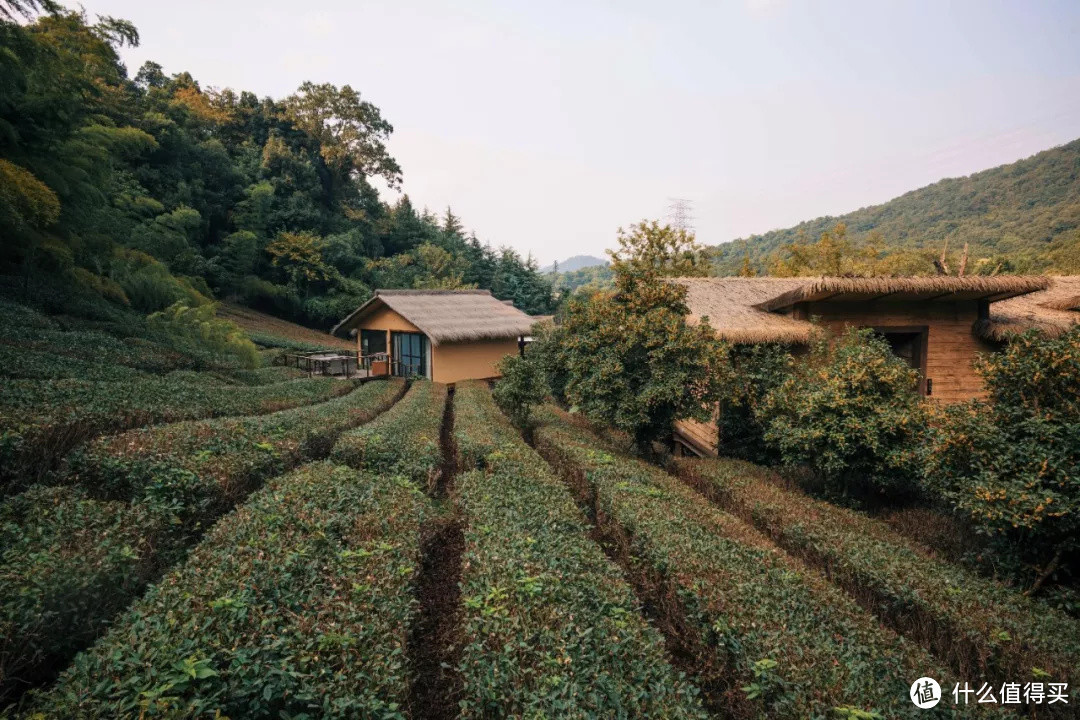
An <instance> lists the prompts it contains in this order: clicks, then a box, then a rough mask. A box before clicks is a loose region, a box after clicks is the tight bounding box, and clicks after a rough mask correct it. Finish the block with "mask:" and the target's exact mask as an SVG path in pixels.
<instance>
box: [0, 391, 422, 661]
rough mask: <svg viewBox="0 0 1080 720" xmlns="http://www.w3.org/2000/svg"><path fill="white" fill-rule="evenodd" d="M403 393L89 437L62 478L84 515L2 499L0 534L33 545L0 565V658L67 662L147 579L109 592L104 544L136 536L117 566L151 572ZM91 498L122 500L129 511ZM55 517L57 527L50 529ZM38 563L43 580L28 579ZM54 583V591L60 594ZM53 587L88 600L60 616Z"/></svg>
mask: <svg viewBox="0 0 1080 720" xmlns="http://www.w3.org/2000/svg"><path fill="white" fill-rule="evenodd" d="M402 388H403V385H402V384H401V383H400V382H399V381H396V380H395V381H387V382H372V383H368V384H366V385H364V386H362V387H361V388H360V389H358V390H355V391H353V392H351V393H349V394H348V395H345V396H344V397H340V398H337V399H335V400H330V401H329V402H325V403H322V404H319V405H313V406H309V407H303V408H298V409H295V410H285V411H282V412H278V413H273V414H271V415H265V416H261V417H248V418H229V419H218V420H206V421H199V422H184V423H176V424H173V425H164V426H160V427H157V428H152V429H145V430H134V431H131V432H128V433H124V434H122V435H117V436H112V437H106V438H100V439H98V440H97V441H95V442H94V443H92V444H91V445H90V446H88V447H87V448H86V449H84V450H79V451H77V452H76V454H75V455H74V456H73V457H72V459H71V469H72V473H73V474H72V479H73V480H74V481H76V482H78V483H81V485H82V488H83V489H85V493H86V495H89V496H91V497H96V498H97V499H98V500H96V501H95V502H93V503H92V505H88V506H87V507H88V508H91V509H93V510H94V512H89V511H86V512H84V511H83V510H81V509H80V508H79V506H78V503H79V502H81V501H82V500H84V499H85V496H84V495H82V494H78V495H74V496H72V497H63V496H62V497H61V499H60V500H58V501H57V504H58V505H60V506H62V507H58V508H56V509H53V510H51V511H49V512H21V511H20V510H19V508H20V507H21V506H20V505H19V504H18V503H20V502H23V500H22V499H21V498H23V497H30V498H32V497H33V496H32V495H27V496H17V497H15V498H11V499H9V500H8V501H7V502H9V503H11V504H12V505H11V507H12V508H15V509H14V510H12V511H11V512H9V513H7V514H6V515H5V518H6V524H5V528H4V532H5V533H6V534H7V536H8V537H13V538H17V537H25V538H30V539H31V540H30V541H31V542H37V545H36V546H35V547H36V549H35V550H34V551H33V552H32V553H29V552H28V553H23V554H21V555H20V556H17V557H11V558H8V557H7V556H6V555H5V560H6V561H9V562H5V564H4V565H3V566H0V578H3V583H2V584H0V608H3V609H4V612H5V613H7V616H8V617H9V618H12V620H11V621H10V622H11V624H12V625H13V626H14V627H13V628H12V630H11V631H10V632H8V633H5V634H4V635H2V636H0V657H5V656H10V655H13V653H14V648H17V647H20V646H21V645H24V644H25V645H27V646H30V647H35V648H37V649H36V650H35V652H34V657H33V658H31V660H32V661H33V660H34V658H36V659H38V660H42V661H43V659H44V658H46V657H48V658H61V657H64V656H65V655H70V653H71V652H72V651H73V650H74V649H77V646H78V645H79V644H80V643H82V642H83V640H85V639H87V638H89V637H92V636H93V635H94V634H95V633H96V632H98V631H99V630H100V629H101V628H102V627H103V626H104V625H105V624H106V623H107V622H108V621H109V619H110V618H111V617H112V616H113V614H114V612H115V610H116V609H117V608H119V607H123V606H125V605H126V604H127V603H128V602H130V601H131V599H132V597H134V595H136V594H137V593H138V591H139V590H140V589H141V587H142V585H143V584H144V583H145V581H146V579H147V575H146V574H145V573H141V574H133V575H132V581H130V582H126V583H119V582H116V581H115V573H108V572H103V570H102V567H101V562H100V561H98V560H96V559H95V558H97V556H98V553H100V552H105V551H107V550H109V548H112V547H113V546H114V545H115V543H113V542H112V541H111V540H110V538H111V537H114V536H116V537H128V538H137V539H138V542H136V541H134V540H126V541H125V544H126V546H128V547H129V548H130V549H131V553H134V555H132V556H131V557H125V555H126V554H130V553H127V551H123V550H122V549H121V552H122V555H121V557H122V558H124V559H126V560H127V561H129V562H130V563H131V564H132V565H136V566H137V567H140V568H151V569H152V570H153V571H160V569H161V568H163V567H167V566H168V565H170V564H172V563H173V562H175V561H176V560H177V559H178V557H179V556H180V555H182V554H183V552H184V550H186V548H188V547H189V546H190V545H191V544H192V543H193V542H194V541H195V540H196V539H197V538H198V536H199V535H200V534H201V533H202V531H204V530H205V529H206V528H207V527H209V526H210V524H211V523H212V522H213V521H214V520H215V519H216V518H218V517H219V516H220V515H221V514H222V513H224V512H227V511H228V510H229V509H231V508H232V507H233V506H234V505H235V504H236V503H237V502H238V501H240V500H242V499H243V498H244V497H245V496H246V495H247V493H248V492H250V491H251V490H252V489H253V488H255V487H256V486H257V485H258V484H259V483H260V482H262V481H263V480H264V479H266V478H267V477H270V476H272V475H276V474H278V473H281V472H283V471H284V470H287V469H289V468H291V467H294V466H295V465H297V464H299V463H301V462H303V461H305V460H312V459H320V458H322V457H325V456H326V454H327V453H328V452H329V451H330V448H331V446H332V445H333V442H334V439H335V438H336V437H337V435H338V433H340V432H341V431H342V430H344V429H347V428H350V427H352V426H354V425H357V424H359V423H362V422H365V421H367V420H370V419H371V418H372V417H374V416H375V415H377V414H378V413H380V412H382V411H383V410H385V409H386V408H387V407H388V406H390V405H391V404H392V403H393V402H394V401H395V400H396V399H397V398H398V397H399V396H400V395H401V390H402ZM105 496H108V497H105ZM100 500H127V501H129V502H130V505H129V504H126V503H112V504H109V503H102V502H100ZM97 508H104V509H102V510H98V509H97ZM108 508H116V510H115V511H108V512H112V513H113V514H116V515H117V516H118V519H117V521H116V526H115V527H114V525H111V524H109V523H108V522H104V521H98V520H97V519H96V517H97V514H100V513H103V512H107V509H108ZM57 518H61V519H66V520H64V522H63V524H62V525H60V526H57V522H58V520H57ZM54 526H57V529H55V530H54V529H52V528H53V527H54ZM42 527H43V528H44V529H41V528H42ZM75 536H78V537H79V543H78V546H77V548H76V551H70V550H66V549H65V548H70V547H71V545H70V542H69V541H68V540H67V538H69V537H75ZM34 538H41V539H40V540H34ZM53 539H55V540H53ZM38 558H41V562H43V563H45V567H46V568H47V571H43V572H39V568H38V566H37V563H38ZM106 569H107V568H106ZM121 569H123V566H121ZM39 577H40V578H43V579H54V580H50V582H51V583H52V584H50V583H47V582H44V580H43V581H42V582H41V583H40V584H39V583H37V582H36V581H35V578H39ZM56 583H61V585H60V586H59V589H58V587H56V586H54V585H56ZM63 587H75V588H79V593H81V594H82V595H85V597H87V598H92V599H95V602H93V603H88V604H84V605H77V606H73V607H69V604H68V601H67V597H68V596H69V595H70V593H67V592H65V591H63ZM54 603H59V606H57V605H54ZM38 616H41V617H46V618H51V619H52V620H53V622H52V623H50V626H49V628H48V629H47V632H48V635H47V636H46V637H44V638H40V639H38V638H36V633H38V632H39V628H40V624H39V620H37V619H36V618H37V617H38ZM21 622H25V623H27V625H26V626H25V627H24V626H21V625H20V624H19V623H21ZM56 637H59V638H64V640H63V642H62V643H61V644H59V645H58V646H52V645H50V638H56ZM180 659H182V658H178V660H180ZM57 661H58V660H57ZM44 668H45V666H43V665H40V664H36V661H35V664H31V665H28V666H26V667H23V668H22V669H21V671H19V672H16V671H15V670H12V671H11V673H10V674H9V675H8V677H6V678H5V682H11V683H16V682H18V681H20V680H21V679H23V678H26V677H31V678H32V677H35V676H36V675H38V674H40V673H41V672H42V670H43V669H44Z"/></svg>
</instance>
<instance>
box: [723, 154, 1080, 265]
mask: <svg viewBox="0 0 1080 720" xmlns="http://www.w3.org/2000/svg"><path fill="white" fill-rule="evenodd" d="M840 222H843V223H845V224H846V225H847V228H848V233H849V234H850V235H853V236H854V237H856V238H865V237H866V236H868V235H869V234H870V233H871V232H874V231H876V233H877V236H878V239H879V244H880V246H881V248H882V249H883V250H885V251H886V252H887V253H895V252H897V251H918V250H925V251H931V250H934V251H938V252H940V251H941V248H942V247H943V246H944V244H945V242H946V241H948V247H949V250H950V252H952V251H959V250H960V249H961V248H962V247H963V245H964V243H969V244H970V246H971V257H972V261H973V262H978V263H980V267H982V268H994V269H998V270H999V271H1001V272H1062V273H1075V272H1080V140H1074V141H1072V142H1070V143H1067V144H1065V145H1061V146H1058V147H1055V148H1052V149H1050V150H1045V151H1043V152H1040V153H1037V154H1036V155H1033V156H1031V157H1029V158H1026V159H1023V160H1019V161H1017V162H1014V163H1010V164H1008V165H1001V166H999V167H995V168H991V169H989V170H983V171H981V172H977V173H974V174H972V175H968V176H967V177H962V178H948V179H945V180H941V181H939V182H936V183H934V184H932V185H928V186H926V187H923V188H919V189H918V190H912V191H911V192H908V193H905V194H904V195H901V196H900V197H897V198H894V199H893V200H890V201H888V202H886V203H883V204H881V205H873V206H869V207H864V208H861V209H859V210H855V211H854V212H850V213H847V214H845V215H840V216H838V217H831V216H825V217H819V218H816V219H814V220H808V221H805V222H802V223H799V224H798V225H796V226H794V227H790V228H784V229H780V230H772V231H769V232H767V233H763V234H761V235H752V236H750V237H747V238H739V239H737V240H732V241H731V242H728V243H724V244H722V245H719V246H716V247H714V248H712V251H713V253H714V265H715V269H716V271H717V272H719V274H722V275H728V274H735V273H737V272H739V269H740V268H741V267H742V266H743V264H744V262H746V260H749V262H750V265H751V267H752V268H754V269H755V270H757V271H759V272H760V271H763V270H765V269H766V267H767V265H768V261H769V258H770V256H771V255H772V254H773V253H775V252H776V251H777V250H779V249H780V248H781V247H782V246H784V245H786V244H790V243H793V242H796V241H802V240H803V239H805V240H806V241H809V242H813V241H815V240H817V239H818V237H820V235H821V233H823V232H824V231H825V230H828V229H830V228H832V227H833V226H835V225H836V224H837V223H840Z"/></svg>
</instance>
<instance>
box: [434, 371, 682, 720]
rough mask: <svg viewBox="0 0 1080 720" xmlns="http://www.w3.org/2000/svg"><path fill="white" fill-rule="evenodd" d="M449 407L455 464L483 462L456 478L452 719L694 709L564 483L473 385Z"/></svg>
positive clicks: (664, 713)
mask: <svg viewBox="0 0 1080 720" xmlns="http://www.w3.org/2000/svg"><path fill="white" fill-rule="evenodd" d="M454 404H455V432H454V434H455V437H456V440H457V444H458V447H459V448H463V447H464V448H468V450H467V451H466V454H465V456H464V457H467V458H469V461H468V462H469V464H468V465H465V466H463V467H464V468H466V469H470V468H481V469H480V470H473V471H471V472H467V473H465V474H464V475H461V476H460V477H459V478H458V483H457V493H458V496H459V500H460V504H461V507H462V511H463V518H464V522H465V530H464V535H465V563H464V567H463V570H462V579H461V587H462V598H463V602H462V607H463V611H462V612H463V632H462V636H463V637H464V638H465V640H464V646H463V648H462V656H461V659H460V662H459V665H458V667H459V670H460V672H461V674H462V677H463V681H464V691H463V692H462V701H461V704H460V706H461V716H462V717H464V718H473V717H566V718H585V717H617V716H618V717H666V718H698V717H702V711H701V708H700V705H699V702H698V700H697V698H696V693H697V691H696V689H695V688H694V687H693V686H692V685H691V684H690V683H689V682H687V681H686V680H685V678H684V677H682V676H681V674H679V673H677V672H676V671H675V670H674V669H673V668H672V667H671V666H670V665H669V664H668V662H667V659H666V655H665V652H664V644H663V638H662V636H661V635H660V634H659V633H658V632H656V631H655V630H654V629H653V628H652V627H650V626H649V624H648V623H646V622H645V620H644V619H643V618H642V617H641V615H640V614H639V613H638V609H637V608H638V602H637V600H636V598H635V597H634V595H633V592H632V591H631V590H630V588H629V586H627V584H626V582H625V581H624V580H623V578H622V576H621V574H620V572H619V569H618V568H617V567H616V566H615V565H614V564H612V563H611V562H609V561H608V560H607V558H605V557H604V554H603V552H602V551H601V550H600V548H599V546H597V545H596V543H594V542H593V541H592V540H591V539H590V538H589V536H588V525H587V523H586V522H585V519H584V518H583V517H582V515H581V513H580V511H579V510H578V509H577V507H576V506H575V505H574V502H573V500H572V499H571V496H570V494H569V493H568V492H567V490H566V487H565V486H564V485H563V484H562V482H561V481H560V480H559V479H558V478H556V477H555V476H554V475H552V473H551V472H550V471H549V470H548V469H547V467H546V464H545V463H544V461H543V460H542V459H541V458H540V457H539V456H537V454H536V453H535V452H534V451H533V450H531V449H530V448H529V447H528V446H527V445H525V443H524V442H523V441H522V439H521V436H520V435H519V434H518V433H517V431H515V430H514V428H513V427H512V426H511V425H510V423H509V422H507V420H506V418H505V417H503V416H502V415H501V413H500V412H499V410H498V408H497V407H496V406H495V404H494V402H493V401H492V398H491V394H490V392H488V390H487V388H486V387H485V386H484V385H483V384H482V383H471V382H470V383H461V384H459V385H458V388H457V391H456V393H455V402H454ZM507 558H513V562H507V561H506V559H507Z"/></svg>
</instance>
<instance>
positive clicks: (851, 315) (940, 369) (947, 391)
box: [806, 301, 994, 403]
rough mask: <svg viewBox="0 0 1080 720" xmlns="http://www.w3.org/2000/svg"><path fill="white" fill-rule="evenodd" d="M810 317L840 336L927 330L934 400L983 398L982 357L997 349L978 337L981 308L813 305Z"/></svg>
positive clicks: (924, 304)
mask: <svg viewBox="0 0 1080 720" xmlns="http://www.w3.org/2000/svg"><path fill="white" fill-rule="evenodd" d="M806 312H807V313H808V314H809V316H811V317H813V316H817V317H818V318H820V321H821V324H822V325H824V326H826V327H828V328H829V329H830V330H833V331H834V332H843V331H844V329H846V328H847V327H849V326H856V327H877V328H882V327H888V326H893V327H909V326H917V325H925V326H927V328H928V330H929V335H928V339H927V347H926V377H928V378H930V379H931V380H932V381H933V392H932V393H931V395H930V398H931V399H932V400H937V401H939V402H946V403H949V402H958V401H961V400H968V399H970V398H973V397H982V396H983V394H984V388H983V383H982V379H981V378H980V377H979V376H978V374H976V372H975V368H974V364H973V363H974V361H975V355H976V353H980V352H982V353H986V352H991V351H992V350H993V349H994V347H993V346H992V345H991V344H990V343H988V342H986V341H985V340H982V339H981V338H979V337H977V336H976V335H975V332H974V329H973V328H974V325H975V321H976V320H977V319H978V313H979V309H978V303H977V302H976V301H969V302H952V303H945V302H930V303H928V302H922V303H920V302H906V303H905V302H885V301H879V302H876V303H830V302H821V303H808V307H807V308H806Z"/></svg>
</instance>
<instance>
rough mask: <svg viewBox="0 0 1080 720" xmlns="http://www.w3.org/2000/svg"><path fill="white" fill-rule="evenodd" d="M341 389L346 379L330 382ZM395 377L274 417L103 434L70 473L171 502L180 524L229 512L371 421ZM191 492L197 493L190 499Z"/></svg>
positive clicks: (98, 485) (139, 497)
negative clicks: (178, 482) (172, 475)
mask: <svg viewBox="0 0 1080 720" xmlns="http://www.w3.org/2000/svg"><path fill="white" fill-rule="evenodd" d="M331 382H337V383H339V384H343V383H341V381H336V380H335V381H331ZM403 390H404V384H403V382H402V381H400V380H398V379H392V380H389V381H377V382H370V383H366V384H364V385H361V386H360V388H359V389H357V390H354V391H353V392H350V393H349V394H347V395H345V396H344V397H339V398H336V399H334V400H330V401H328V402H324V403H320V404H318V405H309V406H306V407H300V408H295V409H292V410H283V411H281V412H276V413H271V414H269V415H261V416H249V417H239V418H220V419H216V420H199V421H189V422H181V423H173V424H170V425H161V426H158V427H153V428H144V429H139V430H131V431H128V432H126V433H123V434H120V435H110V436H106V437H101V438H98V439H97V440H95V441H94V442H92V443H91V444H89V445H88V446H86V447H85V448H83V449H80V450H77V451H76V452H75V453H73V454H72V456H71V457H70V458H69V471H70V473H71V476H72V477H73V478H74V479H75V480H77V481H78V482H80V483H82V484H83V485H84V486H86V487H87V488H88V489H90V490H91V491H92V492H95V493H98V494H100V495H102V496H104V497H109V498H121V499H126V500H133V501H142V502H150V503H155V502H172V501H173V499H174V498H173V497H172V494H173V493H174V492H178V493H180V507H179V508H178V510H179V513H180V515H179V516H178V517H177V519H178V520H183V521H185V522H190V523H195V524H198V522H199V521H200V519H202V518H201V515H203V514H204V513H205V512H207V511H209V514H210V515H211V516H213V515H214V514H215V510H216V511H217V512H220V511H221V507H225V508H227V507H229V506H231V505H232V504H234V503H235V502H236V499H237V497H240V496H242V495H244V494H246V493H247V492H249V491H250V489H251V487H252V486H253V485H254V484H255V483H258V482H259V481H261V480H262V479H264V478H266V477H268V476H270V475H274V474H277V473H279V472H282V471H284V470H286V469H288V468H290V467H292V466H294V465H296V464H298V463H300V462H302V461H303V460H305V459H308V460H310V459H318V458H321V457H324V456H326V455H327V454H328V453H329V452H330V450H331V448H332V447H333V444H334V442H335V441H336V440H337V437H338V435H339V434H340V433H341V432H342V431H344V430H347V429H349V428H352V427H355V426H357V425H360V424H362V423H365V422H368V421H369V420H371V419H372V418H374V417H375V416H377V415H379V414H380V413H382V412H384V411H385V410H386V409H387V408H389V407H390V406H391V405H393V403H394V402H395V401H396V400H397V399H398V397H400V396H401V393H402V391H403ZM167 471H176V472H180V473H181V474H183V473H188V474H190V475H192V476H194V478H196V479H197V481H196V482H195V483H194V484H193V487H192V488H185V487H175V486H169V485H165V486H163V485H161V484H160V483H159V482H158V479H159V478H160V477H161V476H162V475H163V473H166V472H167ZM189 491H192V492H194V495H193V496H188V495H187V493H188V492H189Z"/></svg>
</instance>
